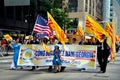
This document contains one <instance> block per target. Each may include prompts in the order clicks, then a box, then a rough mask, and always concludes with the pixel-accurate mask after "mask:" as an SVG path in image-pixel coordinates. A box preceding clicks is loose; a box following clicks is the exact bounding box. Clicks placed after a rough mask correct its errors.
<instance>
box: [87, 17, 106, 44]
mask: <svg viewBox="0 0 120 80" xmlns="http://www.w3.org/2000/svg"><path fill="white" fill-rule="evenodd" d="M85 32H86V33H89V34H94V36H95V38H96V39H98V40H99V41H100V42H102V41H103V39H102V36H101V35H102V34H105V35H106V36H108V35H107V33H106V31H105V30H104V29H103V28H102V26H101V25H100V24H99V23H97V22H96V21H95V20H94V19H92V18H91V17H90V16H89V15H86V29H85Z"/></svg>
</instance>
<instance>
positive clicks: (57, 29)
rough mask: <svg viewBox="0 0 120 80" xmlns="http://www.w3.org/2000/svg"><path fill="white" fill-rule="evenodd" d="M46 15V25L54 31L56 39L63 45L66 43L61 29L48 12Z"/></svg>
mask: <svg viewBox="0 0 120 80" xmlns="http://www.w3.org/2000/svg"><path fill="white" fill-rule="evenodd" d="M47 15H48V25H49V26H50V27H51V28H52V30H54V31H55V33H56V37H57V39H58V40H59V41H60V42H61V43H62V44H65V42H67V37H66V35H65V33H64V31H63V30H62V29H61V27H60V26H59V25H58V24H57V22H56V21H55V20H54V18H53V17H52V16H51V14H50V13H49V12H47Z"/></svg>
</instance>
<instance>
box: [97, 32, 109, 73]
mask: <svg viewBox="0 0 120 80" xmlns="http://www.w3.org/2000/svg"><path fill="white" fill-rule="evenodd" d="M102 39H103V42H102V45H101V51H100V52H99V53H98V54H99V56H98V62H99V64H100V71H99V72H100V73H105V72H106V67H107V62H108V57H109V54H110V48H109V46H108V44H107V38H106V36H105V35H104V34H103V35H102Z"/></svg>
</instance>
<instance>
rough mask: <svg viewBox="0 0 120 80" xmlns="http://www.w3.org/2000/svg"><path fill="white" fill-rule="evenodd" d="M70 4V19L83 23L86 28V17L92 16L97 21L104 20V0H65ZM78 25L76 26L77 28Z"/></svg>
mask: <svg viewBox="0 0 120 80" xmlns="http://www.w3.org/2000/svg"><path fill="white" fill-rule="evenodd" d="M63 1H64V2H66V3H67V4H68V9H69V18H72V19H73V21H77V24H78V22H80V23H81V26H82V27H83V29H84V28H85V15H86V14H87V13H88V14H90V15H91V16H92V17H93V18H94V19H95V20H97V21H101V20H102V6H103V5H102V4H103V0H63ZM77 24H76V25H75V26H77Z"/></svg>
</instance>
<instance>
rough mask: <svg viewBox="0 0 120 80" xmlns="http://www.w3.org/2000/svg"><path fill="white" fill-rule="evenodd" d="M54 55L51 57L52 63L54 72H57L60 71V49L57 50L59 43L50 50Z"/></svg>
mask: <svg viewBox="0 0 120 80" xmlns="http://www.w3.org/2000/svg"><path fill="white" fill-rule="evenodd" d="M52 54H53V55H54V57H53V65H54V72H55V73H57V72H59V71H60V65H61V51H60V50H59V45H58V44H56V45H55V49H54V51H53V52H52Z"/></svg>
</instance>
